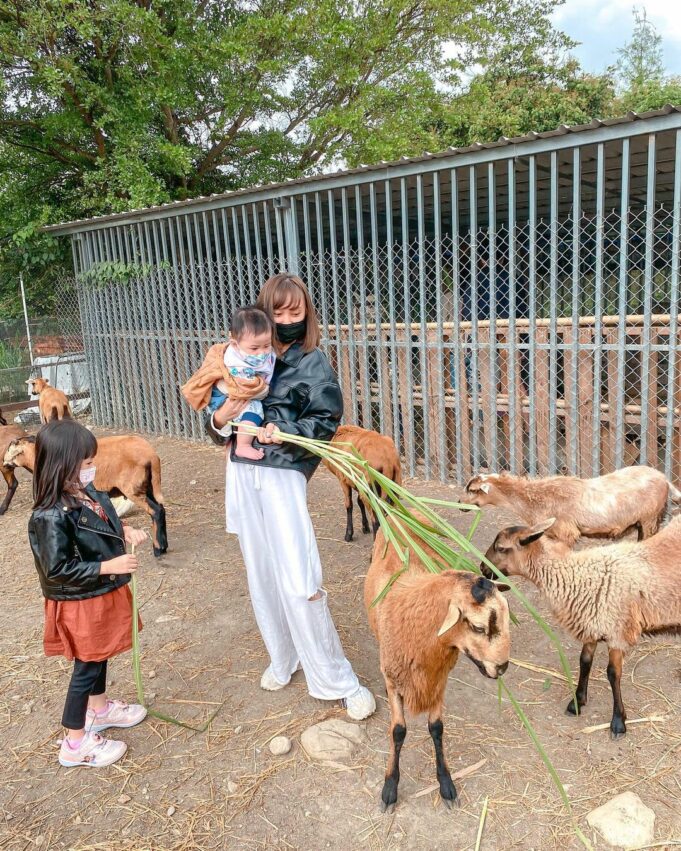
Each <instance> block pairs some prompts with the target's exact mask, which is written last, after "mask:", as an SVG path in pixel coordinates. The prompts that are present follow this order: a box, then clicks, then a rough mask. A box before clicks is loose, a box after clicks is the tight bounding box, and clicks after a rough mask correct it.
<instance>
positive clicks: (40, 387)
mask: <svg viewBox="0 0 681 851" xmlns="http://www.w3.org/2000/svg"><path fill="white" fill-rule="evenodd" d="M26 384H28V386H29V388H30V392H31V395H34V396H38V409H39V410H40V422H41V423H43V424H44V423H47V422H49V421H50V420H62V419H64V417H70V416H71V405H70V404H69V400H68V397H67V395H66V393H64V392H62V391H61V390H58V389H57V388H56V387H50V383H49V381H48V380H47V379H46V378H29V379H28V381H27V382H26Z"/></svg>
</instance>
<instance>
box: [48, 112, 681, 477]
mask: <svg viewBox="0 0 681 851" xmlns="http://www.w3.org/2000/svg"><path fill="white" fill-rule="evenodd" d="M680 227H681V108H676V107H672V106H668V107H665V108H664V109H661V110H657V111H655V112H649V113H644V114H635V113H630V114H628V115H627V116H624V117H623V118H619V119H614V120H609V121H598V120H595V121H593V122H591V123H590V124H588V125H582V126H574V127H567V126H563V127H559V128H558V129H556V130H554V131H551V132H546V133H532V134H529V135H527V136H523V137H521V138H517V139H500V140H499V141H498V142H495V143H492V144H485V145H483V144H477V145H472V146H470V147H467V148H459V149H449V150H446V151H443V152H441V153H437V154H426V155H424V156H422V157H415V158H403V159H402V160H399V161H397V162H391V163H380V164H377V165H372V166H362V167H360V168H356V169H349V170H346V171H340V172H337V173H334V174H322V175H317V176H314V177H306V178H301V179H298V180H290V181H287V182H286V183H283V184H276V185H268V186H259V187H253V188H248V189H242V190H239V191H236V192H229V193H225V194H222V195H214V196H210V197H207V198H196V199H192V200H188V201H181V202H176V203H172V204H166V205H162V206H158V207H151V208H149V209H144V210H133V211H131V212H128V213H121V214H116V215H108V216H100V217H97V218H93V219H87V220H83V221H76V222H68V223H63V224H58V225H53V226H51V227H49V228H47V230H48V231H51V232H53V233H56V234H63V235H69V236H70V238H71V242H72V247H73V264H74V273H75V278H74V287H75V291H76V292H77V295H78V303H79V311H80V316H81V322H82V327H83V339H84V344H85V349H86V353H87V357H88V361H89V365H90V374H91V377H92V385H93V408H94V415H95V420H96V422H97V423H98V424H99V425H102V426H116V427H128V428H134V429H135V430H137V431H143V432H152V433H159V434H171V435H175V436H182V437H191V438H197V439H198V438H200V437H201V435H202V428H201V422H200V418H199V417H197V416H196V415H195V414H194V413H193V412H192V411H190V410H189V409H188V407H187V406H186V404H185V403H184V402H183V400H182V398H181V396H180V394H179V385H180V384H181V383H183V382H184V380H186V378H187V376H188V375H189V374H190V372H191V371H192V370H193V369H194V368H195V367H196V366H197V365H198V364H199V363H200V360H201V357H202V354H203V352H204V350H205V348H206V347H207V346H208V344H210V343H212V342H214V341H216V340H218V339H222V338H224V336H225V334H226V328H227V324H228V321H229V317H230V315H231V313H232V312H233V310H234V309H235V308H236V307H237V306H239V305H242V304H246V303H249V302H252V301H254V300H255V298H256V296H257V292H258V289H259V287H260V284H261V283H262V282H263V281H264V280H265V279H266V278H267V277H268V276H269V275H270V274H272V273H274V272H277V271H280V270H289V271H292V272H296V273H298V274H300V275H301V276H302V277H303V278H304V279H305V280H306V282H307V283H308V285H309V287H310V290H311V293H312V296H313V299H314V301H315V304H316V305H317V308H318V311H319V315H320V319H321V324H322V329H323V346H324V348H325V349H326V351H327V353H328V354H329V356H330V358H331V360H332V362H333V364H334V366H335V368H336V370H337V372H338V374H339V377H340V380H341V384H342V388H343V393H344V398H345V420H346V421H348V422H355V423H358V424H360V425H363V426H365V427H367V428H375V429H377V430H379V431H382V432H384V433H388V434H391V435H392V436H393V437H394V439H395V441H396V443H397V444H398V446H399V448H400V451H401V453H402V455H403V457H404V459H405V470H406V472H407V473H408V474H410V475H415V474H419V475H423V476H425V477H426V478H439V479H442V480H446V479H448V478H450V477H452V476H453V477H454V478H456V480H457V481H459V482H462V481H463V480H464V479H465V478H466V477H467V476H468V475H470V474H471V473H472V472H476V471H478V470H480V469H488V470H501V469H509V470H511V471H513V472H516V473H520V472H528V473H530V474H550V473H557V472H561V471H564V472H569V473H572V474H578V475H582V476H590V475H598V474H599V473H600V472H607V471H610V470H612V469H615V468H618V467H620V466H622V465H624V464H627V463H637V462H640V463H647V464H652V465H654V466H658V467H660V468H661V469H664V470H665V471H666V472H667V474H668V476H670V477H671V478H672V479H673V480H675V481H678V480H679V479H680V478H681V382H680V381H679V371H680V367H681V364H679V359H678V358H679V259H680V236H681V234H680ZM110 264H115V268H117V269H120V268H122V267H121V266H120V264H124V266H125V267H126V268H127V274H128V275H129V276H130V277H129V279H127V280H126V281H125V282H121V283H111V282H107V281H109V278H110V274H109V273H110V271H111V268H112V267H111V265H110ZM107 270H108V271H107ZM107 276H109V277H107Z"/></svg>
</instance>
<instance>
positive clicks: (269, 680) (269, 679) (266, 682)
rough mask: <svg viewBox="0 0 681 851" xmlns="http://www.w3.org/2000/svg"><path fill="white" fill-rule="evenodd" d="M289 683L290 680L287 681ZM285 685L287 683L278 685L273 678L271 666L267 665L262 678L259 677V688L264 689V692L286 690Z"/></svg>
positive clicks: (277, 681) (276, 680)
mask: <svg viewBox="0 0 681 851" xmlns="http://www.w3.org/2000/svg"><path fill="white" fill-rule="evenodd" d="M290 682H291V680H289V683H290ZM287 685H288V683H280V682H279V680H278V679H277V678H276V677H275V676H274V673H273V672H272V666H271V665H268V667H267V668H266V669H265V671H264V673H263V675H262V677H260V688H262V689H265V691H279V689H282V688H286V686H287Z"/></svg>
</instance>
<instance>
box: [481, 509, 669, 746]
mask: <svg viewBox="0 0 681 851" xmlns="http://www.w3.org/2000/svg"><path fill="white" fill-rule="evenodd" d="M553 525H554V522H553V518H551V519H549V520H545V521H543V522H541V523H537V524H535V525H534V526H510V527H509V528H507V529H502V531H501V532H499V534H498V535H497V537H496V538H495V540H494V542H493V543H492V545H491V546H490V548H489V549H488V550H487V553H486V557H487V560H488V561H490V562H491V563H492V564H493V565H494V566H495V567H496V568H497V569H498V570H499V571H500V572H501V573H503V574H504V575H505V576H524V577H526V578H527V579H529V580H530V582H532V583H534V585H536V586H537V588H539V589H540V590H541V591H543V593H544V594H545V595H546V598H547V599H548V602H549V605H550V606H551V609H552V611H553V612H554V614H555V616H556V618H557V620H558V622H559V623H560V624H561V626H563V627H564V628H565V629H567V630H568V631H569V632H570V633H571V634H572V635H573V636H574V637H575V638H576V639H577V640H578V641H581V642H582V652H581V655H580V657H579V682H578V684H577V690H576V698H577V707H579V709H581V708H582V707H583V706H585V705H586V701H587V690H588V685H589V675H590V673H591V665H592V662H593V657H594V653H595V652H596V646H597V644H598V642H599V641H605V642H606V643H607V645H608V668H607V674H608V680H609V682H610V687H611V689H612V696H613V713H612V720H611V722H610V735H611V737H612V738H613V739H616V738H619V736H622V735H624V733H626V730H627V728H626V725H625V723H624V722H625V721H626V712H625V710H624V704H623V703H622V692H621V685H620V683H621V679H622V662H623V657H624V653H625V652H626V651H627V650H629V649H630V648H631V647H633V646H634V644H636V642H637V641H638V640H639V638H640V637H641V635H655V634H663V633H667V634H675V635H678V634H681V517H675V518H674V519H673V520H672V521H671V522H670V523H669V525H667V526H665V528H664V529H662V530H661V531H659V532H658V533H657V534H656V535H653V536H652V537H650V538H647V539H646V540H645V541H640V542H639V543H634V542H632V541H626V542H625V541H623V542H620V543H618V544H611V545H610V546H605V547H589V548H588V549H585V550H580V551H579V552H572V551H571V548H570V545H569V544H567V543H565V541H563V540H558V539H556V538H554V537H553ZM480 567H481V570H482V572H483V573H485V574H486V575H488V576H491V575H492V571H491V570H490V569H489V568H488V567H487V566H486V565H485V564H484V563H483V564H482V565H481V566H480ZM577 707H575V701H574V700H571V701H570V703H569V704H568V706H567V712H568V713H569V714H571V715H576V714H577Z"/></svg>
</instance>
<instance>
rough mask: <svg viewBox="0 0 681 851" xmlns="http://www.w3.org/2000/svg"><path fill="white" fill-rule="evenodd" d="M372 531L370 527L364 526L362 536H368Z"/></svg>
mask: <svg viewBox="0 0 681 851" xmlns="http://www.w3.org/2000/svg"><path fill="white" fill-rule="evenodd" d="M369 532H371V529H370V528H369V527H368V526H362V534H364V535H368V534H369Z"/></svg>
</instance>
